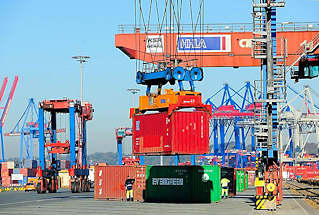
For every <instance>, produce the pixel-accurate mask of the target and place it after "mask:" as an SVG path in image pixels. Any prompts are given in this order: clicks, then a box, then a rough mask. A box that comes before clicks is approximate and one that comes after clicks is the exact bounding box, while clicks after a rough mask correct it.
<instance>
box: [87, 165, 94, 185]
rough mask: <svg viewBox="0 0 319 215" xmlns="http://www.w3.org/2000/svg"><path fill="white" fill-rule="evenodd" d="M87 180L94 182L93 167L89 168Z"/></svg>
mask: <svg viewBox="0 0 319 215" xmlns="http://www.w3.org/2000/svg"><path fill="white" fill-rule="evenodd" d="M88 179H89V181H92V182H94V167H90V169H89V177H88Z"/></svg>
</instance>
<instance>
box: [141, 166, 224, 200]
mask: <svg viewBox="0 0 319 215" xmlns="http://www.w3.org/2000/svg"><path fill="white" fill-rule="evenodd" d="M220 197H221V187H220V168H219V167H218V166H148V167H147V170H146V192H145V201H148V202H176V203H195V202H199V203H211V202H218V201H219V200H220Z"/></svg>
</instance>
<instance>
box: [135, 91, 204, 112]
mask: <svg viewBox="0 0 319 215" xmlns="http://www.w3.org/2000/svg"><path fill="white" fill-rule="evenodd" d="M180 96H200V100H201V93H199V92H192V91H173V89H165V93H164V94H163V95H158V94H155V93H151V94H150V95H149V96H140V101H139V108H138V109H139V111H140V112H143V111H148V110H158V109H167V108H168V107H169V105H173V104H177V103H178V101H179V97H180Z"/></svg>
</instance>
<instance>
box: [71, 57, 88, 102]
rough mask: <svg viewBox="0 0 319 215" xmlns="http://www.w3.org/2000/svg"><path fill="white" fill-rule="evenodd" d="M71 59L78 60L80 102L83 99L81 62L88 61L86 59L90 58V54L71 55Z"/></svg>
mask: <svg viewBox="0 0 319 215" xmlns="http://www.w3.org/2000/svg"><path fill="white" fill-rule="evenodd" d="M72 58H73V59H75V60H76V61H79V62H80V101H81V104H82V101H83V65H82V64H83V63H86V62H88V59H90V58H91V57H90V56H73V57H72Z"/></svg>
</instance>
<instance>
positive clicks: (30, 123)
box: [4, 98, 65, 168]
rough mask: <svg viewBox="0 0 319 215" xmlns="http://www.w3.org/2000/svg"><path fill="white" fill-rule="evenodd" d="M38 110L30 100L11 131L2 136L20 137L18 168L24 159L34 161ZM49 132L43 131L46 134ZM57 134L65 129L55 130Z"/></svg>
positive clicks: (31, 99)
mask: <svg viewBox="0 0 319 215" xmlns="http://www.w3.org/2000/svg"><path fill="white" fill-rule="evenodd" d="M38 118H39V114H38V109H37V106H36V105H35V102H34V99H33V98H30V99H29V102H28V105H27V107H26V109H25V111H24V112H23V114H22V116H21V117H20V119H19V120H18V122H17V123H16V125H15V126H14V127H13V129H12V130H11V131H10V132H8V133H5V134H4V136H8V137H15V136H20V155H19V156H20V168H21V167H22V162H23V160H24V159H27V160H32V159H34V157H33V154H34V147H33V144H34V139H38V138H39V123H38ZM47 121H48V120H47V119H46V120H45V127H46V128H47V127H48V123H47ZM49 132H50V130H47V129H46V130H45V133H46V134H48V133H49ZM56 132H57V133H62V132H65V128H60V129H57V131H56Z"/></svg>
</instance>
